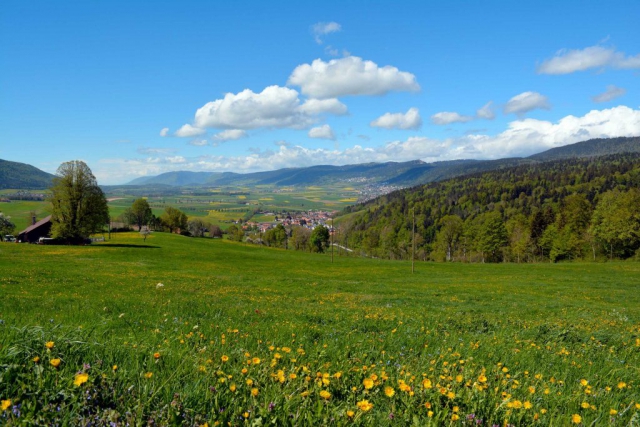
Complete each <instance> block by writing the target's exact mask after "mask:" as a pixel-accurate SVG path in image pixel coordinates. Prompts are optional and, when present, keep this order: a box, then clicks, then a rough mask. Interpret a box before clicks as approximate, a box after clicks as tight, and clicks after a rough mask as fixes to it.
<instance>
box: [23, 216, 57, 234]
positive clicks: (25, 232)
mask: <svg viewBox="0 0 640 427" xmlns="http://www.w3.org/2000/svg"><path fill="white" fill-rule="evenodd" d="M48 222H51V215H49V216H47V217H44V218H42V219H41V220H40V221H38V222H36V223H35V224H33V225H30V226H28V227H27V228H25V229H24V230H22V231H21V232H20V234H18V236H21V235H22V234H27V233H29V232H31V231H33V230H35V229H36V228H38V227H40V226H42V225H44V224H46V223H48Z"/></svg>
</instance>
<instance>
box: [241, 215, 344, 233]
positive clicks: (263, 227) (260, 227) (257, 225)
mask: <svg viewBox="0 0 640 427" xmlns="http://www.w3.org/2000/svg"><path fill="white" fill-rule="evenodd" d="M333 213H334V212H326V211H307V212H287V213H284V214H281V215H278V214H275V213H273V212H260V214H261V215H265V216H271V215H273V216H274V217H275V219H274V221H273V222H255V221H247V222H245V223H243V224H242V229H243V230H245V231H251V230H255V231H259V232H261V233H264V232H265V231H267V230H269V229H271V228H274V227H275V226H276V225H278V224H282V225H284V226H285V227H286V226H295V225H297V226H300V227H305V228H309V229H313V228H315V227H316V226H318V225H326V224H327V223H328V222H329V219H330V218H331V215H332V214H333Z"/></svg>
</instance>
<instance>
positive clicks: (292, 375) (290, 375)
mask: <svg viewBox="0 0 640 427" xmlns="http://www.w3.org/2000/svg"><path fill="white" fill-rule="evenodd" d="M296 378H298V376H297V375H296V374H294V373H290V374H289V379H291V380H295V379H296Z"/></svg>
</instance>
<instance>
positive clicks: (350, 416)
mask: <svg viewBox="0 0 640 427" xmlns="http://www.w3.org/2000/svg"><path fill="white" fill-rule="evenodd" d="M355 414H356V413H355V412H353V411H352V410H348V411H347V417H349V418H353V416H354V415H355Z"/></svg>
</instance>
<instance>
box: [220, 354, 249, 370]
mask: <svg viewBox="0 0 640 427" xmlns="http://www.w3.org/2000/svg"><path fill="white" fill-rule="evenodd" d="M220 360H222V362H223V363H224V362H227V361H228V360H229V356H227V355H225V354H223V355H222V357H221V358H220ZM244 370H245V369H243V371H244Z"/></svg>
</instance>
